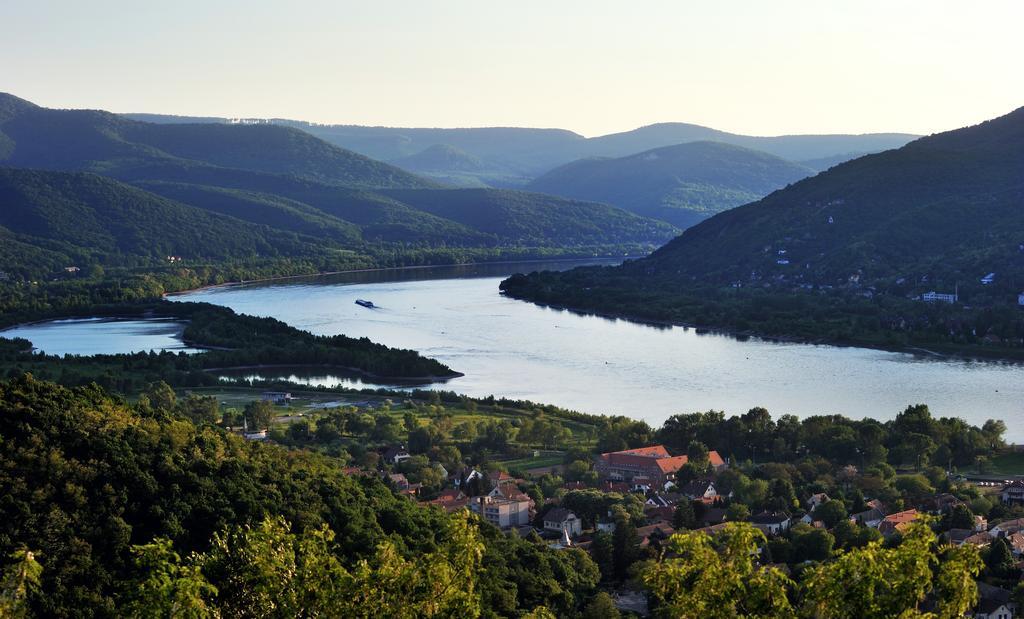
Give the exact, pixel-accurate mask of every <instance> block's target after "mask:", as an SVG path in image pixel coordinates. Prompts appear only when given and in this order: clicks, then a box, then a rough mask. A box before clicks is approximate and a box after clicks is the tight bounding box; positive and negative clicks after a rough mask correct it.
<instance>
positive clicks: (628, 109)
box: [0, 0, 1024, 135]
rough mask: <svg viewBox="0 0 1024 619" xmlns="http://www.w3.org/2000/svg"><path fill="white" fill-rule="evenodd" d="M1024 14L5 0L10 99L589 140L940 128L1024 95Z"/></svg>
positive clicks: (815, 4) (365, 0)
mask: <svg viewBox="0 0 1024 619" xmlns="http://www.w3.org/2000/svg"><path fill="white" fill-rule="evenodd" d="M1022 24H1024V1H1022V0H985V1H978V2H964V1H962V0H957V1H946V0H920V1H911V0H848V1H846V0H844V1H840V0H771V1H768V0H750V1H731V2H730V1H726V0H717V1H714V2H712V1H691V2H687V1H685V0H666V1H653V0H652V1H643V0H632V1H628V2H627V1H622V2H605V1H601V0H580V1H558V0H544V1H533V0H516V1H514V2H497V1H491V0H436V1H433V2H431V1H427V0H410V1H400V0H362V1H358V2H349V1H340V0H309V1H301V0H294V1H292V2H270V1H260V0H244V1H243V0H239V1H222V2H218V1H216V0H205V1H196V0H166V1H163V0H161V1H155V0H154V1H147V0H143V1H139V0H133V1H131V2H128V1H119V0H90V1H87V2H85V1H82V0H2V2H0V91H6V92H10V93H12V94H16V95H18V96H20V97H23V98H26V99H29V100H31V101H34V102H36V103H38V104H40V105H44V106H47V107H76V108H77V107H89V108H101V109H107V110H111V111H115V112H159V113H169V114H183V115H211V116H229V117H235V116H246V117H247V116H254V117H269V116H274V117H285V118H295V119H302V120H311V121H318V122H330V123H345V124H372V125H390V126H435V127H471V126H496V125H501V126H536V127H562V128H566V129H571V130H574V131H577V132H579V133H582V134H584V135H598V134H603V133H609V132H614V131H621V130H627V129H631V128H634V127H637V126H640V125H645V124H650V123H654V122H664V121H682V122H692V123H698V124H702V125H708V126H712V127H715V128H718V129H724V130H728V131H735V132H740V133H750V134H759V135H772V134H780V133H824V132H850V133H854V132H856V133H860V132H871V131H906V132H913V133H932V132H935V131H942V130H946V129H952V128H955V127H959V126H962V125H967V124H973V123H976V122H979V121H982V120H985V119H987V118H991V117H995V116H999V115H1002V114H1005V113H1007V112H1009V111H1011V110H1012V109H1014V108H1017V107H1020V106H1022V105H1024V70H1022V60H1024V36H1022V34H1021V27H1022Z"/></svg>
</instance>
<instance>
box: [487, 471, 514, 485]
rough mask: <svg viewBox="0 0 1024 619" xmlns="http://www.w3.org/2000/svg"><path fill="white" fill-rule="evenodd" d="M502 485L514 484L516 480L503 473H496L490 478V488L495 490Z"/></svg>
mask: <svg viewBox="0 0 1024 619" xmlns="http://www.w3.org/2000/svg"><path fill="white" fill-rule="evenodd" d="M503 484H512V485H515V484H516V478H515V477H512V476H511V475H509V474H508V473H506V472H505V471H498V474H497V475H493V476H491V488H497V487H498V486H501V485H503Z"/></svg>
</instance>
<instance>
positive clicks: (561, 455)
mask: <svg viewBox="0 0 1024 619" xmlns="http://www.w3.org/2000/svg"><path fill="white" fill-rule="evenodd" d="M564 459H565V452H562V451H541V452H540V455H538V456H537V457H536V458H534V457H532V456H530V457H526V458H517V459H515V460H502V461H501V463H500V464H501V465H502V466H504V467H505V468H507V469H519V470H525V469H535V468H540V467H542V466H555V465H557V464H562V462H563V461H564Z"/></svg>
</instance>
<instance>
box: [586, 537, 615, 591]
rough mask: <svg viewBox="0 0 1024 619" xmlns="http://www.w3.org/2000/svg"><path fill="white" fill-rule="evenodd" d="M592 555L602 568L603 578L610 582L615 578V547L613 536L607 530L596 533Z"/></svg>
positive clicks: (599, 567)
mask: <svg viewBox="0 0 1024 619" xmlns="http://www.w3.org/2000/svg"><path fill="white" fill-rule="evenodd" d="M590 556H591V558H592V559H593V560H594V563H596V564H597V567H598V569H600V570H601V580H603V581H605V582H608V581H611V580H613V579H614V578H615V547H614V544H613V543H612V536H611V535H610V534H609V533H607V532H605V531H597V532H596V533H594V541H593V543H592V544H591V545H590Z"/></svg>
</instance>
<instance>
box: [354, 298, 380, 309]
mask: <svg viewBox="0 0 1024 619" xmlns="http://www.w3.org/2000/svg"><path fill="white" fill-rule="evenodd" d="M356 305H362V306H363V307H368V308H370V309H373V308H375V307H377V306H376V305H374V304H373V301H367V300H366V299H356Z"/></svg>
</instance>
